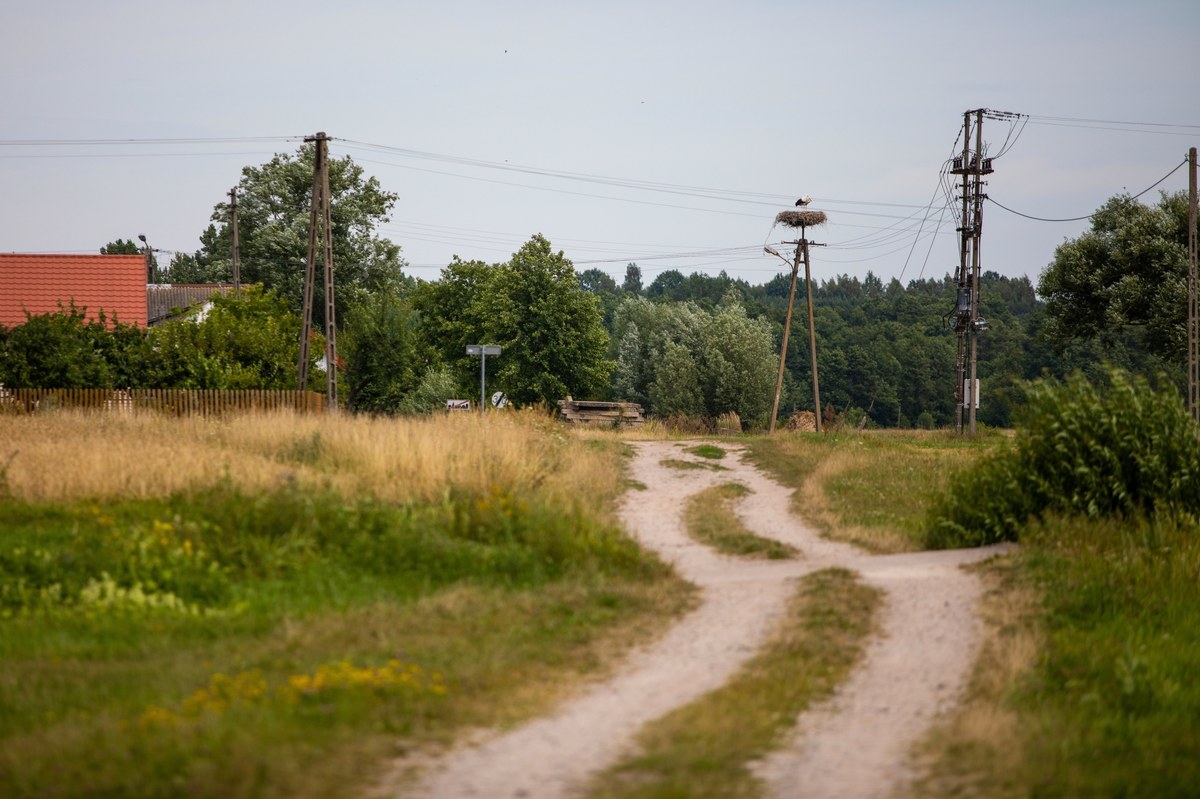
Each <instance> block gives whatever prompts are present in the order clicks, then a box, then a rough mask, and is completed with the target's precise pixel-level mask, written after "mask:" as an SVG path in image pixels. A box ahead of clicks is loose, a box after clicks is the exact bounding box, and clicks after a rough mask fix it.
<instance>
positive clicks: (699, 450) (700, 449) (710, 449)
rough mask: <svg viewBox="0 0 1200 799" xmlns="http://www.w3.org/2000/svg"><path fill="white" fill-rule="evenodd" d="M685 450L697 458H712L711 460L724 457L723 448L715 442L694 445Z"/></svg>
mask: <svg viewBox="0 0 1200 799" xmlns="http://www.w3.org/2000/svg"><path fill="white" fill-rule="evenodd" d="M685 452H687V453H688V454H690V455H695V456H696V457H698V458H712V459H713V460H720V459H721V458H724V457H725V450H724V449H722V448H721V447H718V446H716V445H715V444H700V445H698V446H695V447H689V448H688V449H687V450H685Z"/></svg>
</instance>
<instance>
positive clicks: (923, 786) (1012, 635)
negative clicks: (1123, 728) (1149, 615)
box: [912, 559, 1044, 799]
mask: <svg viewBox="0 0 1200 799" xmlns="http://www.w3.org/2000/svg"><path fill="white" fill-rule="evenodd" d="M1011 563H1012V561H1011V559H1001V560H999V561H994V562H990V563H988V564H985V565H982V566H979V567H975V568H976V569H977V571H978V573H979V574H980V576H981V578H982V579H983V580H984V585H985V586H986V593H985V595H984V598H983V600H982V601H981V602H980V604H979V607H980V615H981V617H982V619H983V640H982V642H981V644H980V648H979V655H978V657H977V659H976V661H975V670H974V673H973V674H972V675H971V682H970V684H969V685H968V688H967V691H966V695H965V696H964V698H963V701H962V702H961V703H960V704H959V706H958V708H957V710H956V711H955V713H954V714H953V715H952V716H951V717H950V718H948V719H947V720H946V721H945V722H944V723H943V724H941V725H939V726H938V727H936V728H935V729H934V730H933V732H931V733H930V734H929V735H928V736H927V737H926V739H925V740H924V741H923V742H922V743H921V744H920V745H919V751H918V759H919V761H920V762H921V763H922V764H923V766H924V767H925V769H926V776H925V777H924V778H923V779H921V780H920V781H918V782H916V783H915V784H914V786H913V788H912V796H914V797H917V796H919V797H954V796H973V797H986V798H987V799H1009V797H1016V796H1017V795H1019V794H1020V789H1019V788H1018V787H1017V783H1015V782H1013V781H1010V780H1009V779H1008V775H1015V774H1018V773H1019V772H1020V768H1021V757H1022V748H1021V736H1020V730H1019V729H1018V719H1017V715H1016V713H1015V712H1014V711H1012V710H1010V709H1009V708H1008V707H1006V706H1005V703H1004V700H1005V695H1006V693H1007V692H1008V691H1009V690H1011V688H1012V686H1014V685H1016V684H1018V683H1019V682H1020V680H1021V678H1022V676H1023V675H1024V674H1025V673H1026V672H1028V671H1029V670H1030V669H1031V668H1033V667H1034V665H1035V664H1036V660H1037V657H1038V653H1039V652H1040V651H1041V650H1042V648H1043V638H1044V636H1043V635H1042V633H1041V631H1040V629H1039V627H1038V625H1037V624H1036V618H1037V615H1038V613H1039V595H1038V592H1036V591H1035V590H1034V589H1033V588H1032V587H1031V586H1028V585H1023V584H1021V582H1020V581H1019V580H1018V578H1017V577H1016V572H1015V569H1014V567H1013V566H1012V565H1011Z"/></svg>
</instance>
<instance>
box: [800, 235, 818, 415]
mask: <svg viewBox="0 0 1200 799" xmlns="http://www.w3.org/2000/svg"><path fill="white" fill-rule="evenodd" d="M808 245H809V241H808V238H807V237H805V236H804V231H803V229H801V233H800V250H801V251H802V252H803V253H804V286H805V293H806V294H807V295H808V351H809V354H810V355H811V356H812V378H813V408H814V409H815V410H816V415H817V432H818V433H819V432H821V381H820V380H818V379H817V328H816V323H815V317H814V316H813V289H812V272H811V271H810V270H809V262H808Z"/></svg>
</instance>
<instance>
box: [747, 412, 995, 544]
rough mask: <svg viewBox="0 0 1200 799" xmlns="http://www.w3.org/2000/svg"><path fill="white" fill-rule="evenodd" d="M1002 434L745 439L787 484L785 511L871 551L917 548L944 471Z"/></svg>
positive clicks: (759, 461)
mask: <svg viewBox="0 0 1200 799" xmlns="http://www.w3.org/2000/svg"><path fill="white" fill-rule="evenodd" d="M1002 440H1003V438H1002V437H1001V436H999V435H998V434H997V435H991V436H987V435H985V436H981V437H980V438H978V439H975V440H973V441H972V440H968V439H962V438H959V437H956V436H954V435H953V434H952V433H947V432H946V431H934V432H923V431H869V432H866V433H861V434H845V435H839V436H814V435H810V434H805V433H794V434H779V435H776V436H774V437H771V438H756V439H752V440H751V441H749V442H748V444H747V447H748V450H749V453H750V457H751V459H752V460H753V461H754V462H755V464H756V465H758V466H759V467H760V468H762V469H765V470H766V471H767V472H768V473H770V474H771V475H772V476H773V477H774V478H775V479H776V480H778V481H779V482H781V483H783V484H784V485H787V486H790V487H792V488H793V489H795V493H793V495H792V511H793V512H794V513H796V514H797V515H798V516H799V517H800V518H802V519H804V521H805V522H807V523H808V524H810V525H812V526H813V527H815V528H816V529H818V530H820V531H821V533H822V534H824V535H825V536H827V537H829V538H832V539H835V540H838V541H847V542H850V543H853V544H857V545H859V546H861V547H863V548H865V549H867V550H869V551H871V552H878V553H891V552H909V551H914V550H918V549H922V548H923V546H922V545H921V541H922V537H923V535H924V526H925V521H926V517H925V513H926V508H927V507H928V506H929V504H930V503H931V502H932V501H933V500H934V499H935V498H936V497H938V496H940V494H941V492H942V491H943V490H944V488H945V486H946V485H947V482H948V480H949V478H950V475H952V474H953V473H955V472H956V471H958V470H959V469H961V468H963V467H965V466H966V465H967V464H969V463H970V462H971V459H972V458H975V457H978V456H979V455H981V454H982V452H984V451H987V450H988V449H989V448H991V447H994V446H996V445H997V444H998V443H999V442H1001V441H1002Z"/></svg>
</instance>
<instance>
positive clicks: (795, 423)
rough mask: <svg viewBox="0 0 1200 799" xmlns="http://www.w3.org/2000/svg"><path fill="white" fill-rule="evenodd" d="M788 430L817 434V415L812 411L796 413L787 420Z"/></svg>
mask: <svg viewBox="0 0 1200 799" xmlns="http://www.w3.org/2000/svg"><path fill="white" fill-rule="evenodd" d="M787 429H788V430H799V431H800V432H802V433H815V432H817V415H816V414H815V413H813V412H812V411H798V412H797V413H793V414H792V418H791V419H788V423H787Z"/></svg>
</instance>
